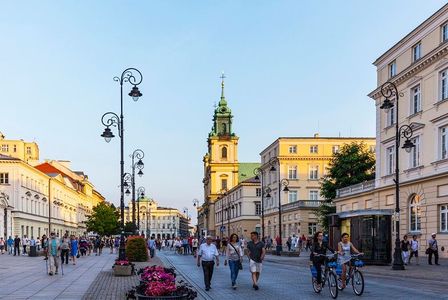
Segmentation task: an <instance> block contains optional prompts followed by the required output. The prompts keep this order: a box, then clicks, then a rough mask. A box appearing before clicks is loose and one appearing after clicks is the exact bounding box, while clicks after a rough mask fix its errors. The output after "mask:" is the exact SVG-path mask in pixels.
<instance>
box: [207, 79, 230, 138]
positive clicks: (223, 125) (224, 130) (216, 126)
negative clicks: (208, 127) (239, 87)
mask: <svg viewBox="0 0 448 300" xmlns="http://www.w3.org/2000/svg"><path fill="white" fill-rule="evenodd" d="M220 78H221V99H220V100H219V103H218V106H217V107H215V113H214V115H213V127H212V131H211V132H210V134H209V136H227V137H228V136H233V135H234V133H233V131H232V118H233V116H232V111H231V110H230V108H229V107H228V106H227V101H226V97H225V96H224V78H226V76H225V75H224V72H223V73H222V74H221V76H220Z"/></svg>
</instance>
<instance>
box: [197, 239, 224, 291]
mask: <svg viewBox="0 0 448 300" xmlns="http://www.w3.org/2000/svg"><path fill="white" fill-rule="evenodd" d="M215 259H216V266H217V267H219V252H218V249H217V248H216V246H215V245H214V244H212V237H211V236H208V237H207V239H206V240H205V243H204V244H202V245H201V246H200V247H199V252H198V260H197V265H198V267H200V266H201V261H202V270H203V271H204V283H205V290H206V291H209V290H210V289H211V285H210V284H211V281H212V276H213V267H214V265H215Z"/></svg>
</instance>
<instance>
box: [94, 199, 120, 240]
mask: <svg viewBox="0 0 448 300" xmlns="http://www.w3.org/2000/svg"><path fill="white" fill-rule="evenodd" d="M86 225H87V230H88V231H94V232H96V233H98V234H99V235H113V234H117V233H119V228H120V224H119V222H118V215H117V212H116V209H115V207H114V206H113V205H108V204H107V203H105V202H101V203H100V204H98V205H97V206H95V207H94V208H93V213H92V215H91V216H89V217H88V219H87V221H86Z"/></svg>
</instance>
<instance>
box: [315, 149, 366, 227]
mask: <svg viewBox="0 0 448 300" xmlns="http://www.w3.org/2000/svg"><path fill="white" fill-rule="evenodd" d="M374 178H375V154H374V153H373V152H371V151H370V150H369V149H368V148H367V146H366V144H365V143H356V142H353V143H350V144H345V145H343V146H342V147H341V149H340V151H339V152H338V153H336V154H334V155H333V158H332V159H331V160H330V164H329V168H328V169H327V175H326V176H325V177H324V178H323V179H322V181H321V190H320V194H321V196H322V197H323V198H324V199H325V201H324V203H323V204H322V205H321V206H320V207H319V208H318V209H317V210H316V215H317V218H318V220H319V223H320V224H321V226H322V227H323V229H324V230H325V231H327V230H328V215H329V214H332V213H335V212H336V209H335V207H334V205H333V199H334V198H336V190H337V189H341V188H344V187H347V186H350V185H353V184H358V183H361V182H364V181H367V180H372V179H374Z"/></svg>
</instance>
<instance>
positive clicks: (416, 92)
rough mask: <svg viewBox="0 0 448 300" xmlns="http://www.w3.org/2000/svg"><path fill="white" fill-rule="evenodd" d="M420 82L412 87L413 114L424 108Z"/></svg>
mask: <svg viewBox="0 0 448 300" xmlns="http://www.w3.org/2000/svg"><path fill="white" fill-rule="evenodd" d="M421 97H422V94H421V91H420V84H419V85H417V86H414V87H413V88H412V89H411V115H413V114H416V113H418V112H419V111H421V110H422V103H421Z"/></svg>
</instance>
